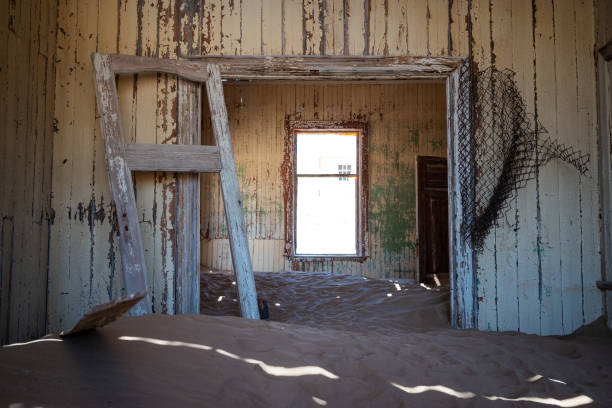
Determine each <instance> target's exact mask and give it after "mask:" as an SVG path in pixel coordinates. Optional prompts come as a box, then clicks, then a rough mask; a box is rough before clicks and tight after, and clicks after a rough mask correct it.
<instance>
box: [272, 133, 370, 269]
mask: <svg viewBox="0 0 612 408" xmlns="http://www.w3.org/2000/svg"><path fill="white" fill-rule="evenodd" d="M365 130H366V125H365V123H363V122H322V121H290V122H288V124H287V143H286V147H287V150H286V151H287V153H288V154H287V155H286V157H285V166H284V167H285V174H286V177H285V193H286V194H285V198H286V200H285V204H286V206H285V221H286V226H287V228H286V247H285V248H286V251H285V254H286V255H288V256H291V257H294V258H349V259H350V258H356V259H359V260H361V259H363V258H364V257H366V256H367V195H368V194H367V179H368V177H367V150H366V146H367V139H366V132H365Z"/></svg>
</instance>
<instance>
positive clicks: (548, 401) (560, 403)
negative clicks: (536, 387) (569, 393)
mask: <svg viewBox="0 0 612 408" xmlns="http://www.w3.org/2000/svg"><path fill="white" fill-rule="evenodd" d="M485 398H486V399H488V400H489V401H498V400H499V401H511V402H535V403H538V404H544V405H554V406H557V407H579V406H581V405H587V404H590V403H592V402H594V401H593V400H592V399H591V398H589V397H587V396H586V395H578V396H576V397H573V398H566V399H564V400H558V399H555V398H540V397H519V398H505V397H497V396H490V397H485Z"/></svg>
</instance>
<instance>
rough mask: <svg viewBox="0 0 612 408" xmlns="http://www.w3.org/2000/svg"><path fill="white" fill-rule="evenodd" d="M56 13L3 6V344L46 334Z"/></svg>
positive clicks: (45, 5) (35, 0)
mask: <svg viewBox="0 0 612 408" xmlns="http://www.w3.org/2000/svg"><path fill="white" fill-rule="evenodd" d="M57 8H58V5H57V2H56V1H55V0H52V1H49V0H24V1H0V129H1V130H0V146H1V147H0V177H1V178H2V181H0V344H3V343H7V342H14V341H18V340H24V339H31V338H33V337H37V336H40V335H41V334H44V332H45V326H46V311H47V305H46V298H47V268H48V265H49V263H48V256H49V253H48V249H49V224H50V223H53V222H54V214H53V211H52V210H51V174H52V157H53V138H54V120H53V118H54V116H53V115H54V106H55V101H54V93H55V64H56V20H57ZM92 112H93V111H92Z"/></svg>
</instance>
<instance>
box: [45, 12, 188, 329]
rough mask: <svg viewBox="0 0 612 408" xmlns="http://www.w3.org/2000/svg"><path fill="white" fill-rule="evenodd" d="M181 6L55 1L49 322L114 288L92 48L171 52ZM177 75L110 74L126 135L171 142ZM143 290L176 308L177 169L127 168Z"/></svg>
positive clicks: (168, 309)
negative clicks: (136, 216)
mask: <svg viewBox="0 0 612 408" xmlns="http://www.w3.org/2000/svg"><path fill="white" fill-rule="evenodd" d="M184 17H185V9H184V7H181V8H179V7H178V5H177V3H176V2H175V1H172V0H168V1H160V2H146V3H145V2H141V1H119V2H115V3H114V4H112V7H109V6H108V5H107V4H104V3H103V2H99V1H97V0H94V1H78V2H77V1H61V2H60V8H59V15H58V19H57V25H58V36H57V37H58V38H57V54H58V62H57V73H56V76H57V92H56V112H55V118H56V126H57V132H56V135H55V149H54V156H53V157H54V163H53V167H54V175H53V185H54V189H53V201H52V206H53V209H54V210H55V214H56V218H55V222H54V224H53V225H52V227H51V243H50V246H51V256H50V268H49V310H48V320H49V330H50V331H54V332H57V331H59V330H61V329H65V328H68V327H70V326H71V325H73V324H74V323H75V322H76V320H77V319H78V318H79V317H80V315H81V314H82V313H83V312H84V311H86V309H88V308H89V307H91V306H93V305H95V304H98V303H102V302H107V301H109V300H110V299H112V298H116V297H117V296H119V295H121V293H122V290H123V278H122V271H121V259H120V254H119V248H118V246H117V242H118V241H117V232H116V221H115V217H116V214H114V212H113V206H112V203H111V200H110V190H109V185H108V180H107V176H106V168H105V161H104V147H103V142H102V139H101V134H100V128H99V123H98V117H97V111H96V105H95V93H94V88H93V79H92V78H93V74H92V65H91V60H90V55H91V53H92V52H95V51H98V52H110V53H115V52H119V53H124V54H131V55H145V56H156V57H161V58H176V56H177V55H178V52H179V50H178V49H179V46H180V44H181V42H180V41H179V39H180V38H181V32H180V29H181V28H182V27H184V26H185V25H188V24H190V23H189V22H188V21H186V19H185V18H184ZM177 87H178V85H177V80H176V78H175V77H172V76H168V75H164V74H159V75H156V74H147V75H139V76H125V77H121V78H119V80H118V94H119V104H120V109H121V115H122V120H123V126H124V131H125V135H126V138H127V139H128V141H129V142H132V143H133V142H144V143H176V136H177V114H178V101H177V94H178V91H177ZM134 183H135V185H134V188H135V193H136V202H137V208H138V214H139V219H140V225H141V228H142V236H143V246H144V252H145V261H146V264H147V270H148V277H147V282H148V285H149V293H150V295H151V300H152V303H153V310H154V311H155V312H162V313H173V312H174V276H175V263H174V247H175V246H174V244H175V234H174V233H175V231H174V222H175V220H174V214H175V207H176V200H175V196H176V176H175V175H174V174H167V173H163V172H158V173H135V174H134Z"/></svg>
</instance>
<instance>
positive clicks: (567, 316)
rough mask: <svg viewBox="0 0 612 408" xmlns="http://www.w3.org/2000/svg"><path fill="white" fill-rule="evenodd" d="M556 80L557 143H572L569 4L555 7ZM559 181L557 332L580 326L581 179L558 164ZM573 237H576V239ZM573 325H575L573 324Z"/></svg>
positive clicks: (573, 101) (572, 69) (573, 31)
mask: <svg viewBox="0 0 612 408" xmlns="http://www.w3.org/2000/svg"><path fill="white" fill-rule="evenodd" d="M554 26H555V27H563V28H562V29H560V30H555V54H556V67H555V72H556V79H557V85H556V88H557V112H556V116H557V117H556V121H557V124H558V125H557V126H558V127H557V140H559V142H561V143H565V144H568V145H571V144H572V138H573V135H576V134H579V133H578V125H579V122H578V109H577V105H576V102H577V101H576V95H577V92H578V83H577V74H576V73H577V65H576V61H577V58H576V24H575V9H574V5H573V4H568V5H567V6H565V7H563V6H562V7H555V14H554ZM558 172H559V174H558V179H559V213H558V217H559V240H560V242H559V244H558V245H559V252H560V259H559V271H558V274H559V283H560V287H561V288H560V296H559V297H560V299H559V303H560V305H558V307H560V309H561V318H562V321H561V332H562V333H567V332H573V331H574V330H576V329H577V328H578V327H580V321H581V320H582V319H581V315H582V280H581V273H580V272H581V268H582V259H581V254H580V251H581V248H582V246H583V245H582V234H581V231H580V229H581V224H582V219H581V218H582V216H581V211H580V206H581V205H582V203H581V200H574V199H573V198H575V197H580V179H581V176H580V174H579V173H578V172H576V170H575V169H573V168H572V167H570V166H568V165H566V164H564V163H560V164H559V166H558ZM576 237H580V240H577V239H576ZM561 254H562V255H561ZM576 323H577V324H576Z"/></svg>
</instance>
